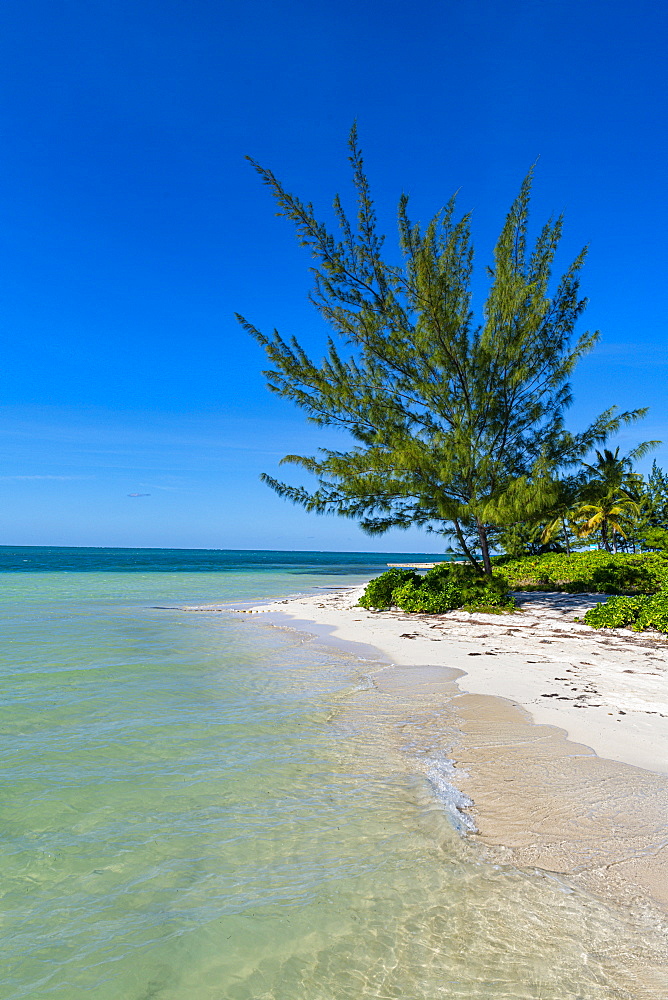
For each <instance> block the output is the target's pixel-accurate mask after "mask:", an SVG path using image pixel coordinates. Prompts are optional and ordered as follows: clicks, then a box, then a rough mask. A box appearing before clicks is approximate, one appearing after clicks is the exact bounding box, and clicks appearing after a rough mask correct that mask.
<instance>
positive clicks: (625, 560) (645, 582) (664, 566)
mask: <svg viewBox="0 0 668 1000" xmlns="http://www.w3.org/2000/svg"><path fill="white" fill-rule="evenodd" d="M494 569H495V572H496V573H498V574H500V575H501V576H503V577H504V578H505V580H506V581H507V583H508V586H509V587H510V589H511V590H558V591H565V592H566V593H569V594H584V593H594V594H654V593H656V592H657V591H659V590H661V589H662V587H664V586H666V585H668V558H666V557H665V556H664V555H662V554H661V553H658V552H643V553H638V554H637V555H631V554H628V553H619V554H617V555H613V554H611V553H609V552H574V553H572V554H571V555H570V556H567V555H566V554H565V553H553V552H549V553H546V554H545V555H542V556H525V557H523V558H521V559H511V558H509V557H508V556H500V557H497V558H495V559H494Z"/></svg>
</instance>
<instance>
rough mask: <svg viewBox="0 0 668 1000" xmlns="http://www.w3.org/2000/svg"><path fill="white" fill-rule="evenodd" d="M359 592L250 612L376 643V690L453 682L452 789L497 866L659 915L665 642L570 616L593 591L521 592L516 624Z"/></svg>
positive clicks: (432, 687)
mask: <svg viewBox="0 0 668 1000" xmlns="http://www.w3.org/2000/svg"><path fill="white" fill-rule="evenodd" d="M361 593H362V590H361V589H356V590H354V589H350V588H340V589H338V590H335V591H334V592H332V593H323V595H322V596H316V597H313V596H309V597H298V598H295V599H290V600H285V601H279V602H277V603H274V604H269V605H264V606H259V607H255V608H253V609H247V610H246V613H252V614H262V615H263V620H264V621H266V622H267V624H271V625H275V626H278V627H282V628H285V627H289V628H294V629H298V630H300V631H303V632H306V633H310V634H311V635H315V636H317V637H319V638H320V639H324V640H327V641H334V642H338V643H346V644H348V643H355V644H360V645H361V646H363V647H367V648H368V647H373V648H374V649H375V650H377V651H380V652H381V653H382V654H383V656H384V657H385V658H386V659H387V660H388V661H389V663H391V664H393V665H394V668H395V669H394V671H389V672H386V674H387V677H386V679H385V681H384V683H394V684H395V685H396V684H399V685H401V684H403V685H404V686H405V688H404V689H405V690H406V691H407V692H408V691H410V690H412V689H418V688H419V689H420V690H421V692H422V694H423V695H424V693H425V692H426V693H427V694H429V692H430V691H433V692H434V697H436V696H437V694H438V695H439V696H442V694H443V691H444V689H445V687H447V688H448V692H449V694H448V696H449V698H450V699H451V701H452V703H453V705H454V710H455V711H456V714H457V719H458V724H459V728H460V730H461V739H460V740H459V742H458V744H457V746H456V747H455V748H454V754H453V756H454V759H455V764H456V765H457V768H458V769H459V770H458V772H457V774H458V778H457V783H458V784H459V786H460V787H461V788H462V790H463V791H465V792H466V793H467V794H468V795H469V796H470V797H471V798H472V800H473V808H472V813H473V818H474V821H475V823H476V827H477V831H478V832H477V834H476V836H477V838H478V839H479V841H480V842H481V843H482V844H483V845H484V846H485V849H486V850H488V851H490V852H491V854H492V856H493V857H494V858H496V859H497V860H501V861H503V862H507V863H512V864H514V865H521V866H524V867H535V868H536V869H538V870H540V871H541V872H542V873H545V872H548V873H549V872H554V873H559V874H560V875H561V876H566V877H567V878H568V879H570V880H571V882H573V883H575V884H579V885H580V886H581V887H582V888H584V889H585V890H586V891H592V892H595V893H597V894H598V895H603V896H607V897H609V898H611V899H613V900H614V901H616V902H618V903H622V904H625V905H629V906H640V907H649V908H650V909H651V908H652V907H655V906H656V907H658V908H660V909H662V910H665V909H668V829H667V827H668V824H667V823H666V819H667V817H668V781H667V780H666V772H668V637H666V636H662V635H659V634H658V633H641V634H637V633H633V632H630V631H626V630H621V629H618V630H605V631H595V630H593V629H591V628H590V627H589V626H586V625H582V624H580V623H579V622H576V621H574V619H575V618H576V617H581V616H582V615H583V614H584V612H585V611H586V609H587V608H588V607H591V606H592V604H594V603H595V602H596V601H599V600H604V599H605V598H604V597H602V596H600V597H598V596H595V595H568V594H558V593H553V594H547V593H544V594H543V593H541V594H538V593H526V594H519V595H516V596H517V598H518V604H519V607H520V610H519V612H518V613H516V614H513V615H483V614H468V613H466V612H463V611H452V612H450V613H448V614H444V615H409V614H406V613H404V612H400V611H392V612H383V613H375V612H370V611H366V610H365V609H363V608H361V607H359V606H358V605H357V601H358V599H359V596H360V595H361ZM393 674H394V678H395V679H394V681H391V680H389V678H391V677H392V675H393ZM453 678H456V681H453ZM448 685H449V687H448ZM663 985H668V984H663Z"/></svg>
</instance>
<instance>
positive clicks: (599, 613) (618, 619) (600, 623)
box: [583, 597, 647, 628]
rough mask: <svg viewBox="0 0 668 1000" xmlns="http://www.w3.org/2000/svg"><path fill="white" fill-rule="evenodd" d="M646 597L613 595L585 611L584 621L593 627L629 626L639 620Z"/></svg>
mask: <svg viewBox="0 0 668 1000" xmlns="http://www.w3.org/2000/svg"><path fill="white" fill-rule="evenodd" d="M646 600H647V598H646V597H611V598H610V599H609V600H607V601H605V602H604V603H603V604H597V605H596V607H595V608H590V609H589V611H587V612H585V616H584V618H583V621H584V623H585V625H591V626H592V628H628V627H629V626H630V625H632V624H633V623H634V622H636V621H637V620H638V615H639V614H640V612H641V610H642V608H643V605H644V604H645V601H646Z"/></svg>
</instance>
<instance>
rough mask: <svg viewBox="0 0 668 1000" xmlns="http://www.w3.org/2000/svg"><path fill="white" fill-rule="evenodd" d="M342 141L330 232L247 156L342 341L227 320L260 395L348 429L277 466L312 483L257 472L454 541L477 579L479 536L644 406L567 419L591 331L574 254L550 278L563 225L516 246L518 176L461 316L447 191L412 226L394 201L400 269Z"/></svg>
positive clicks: (524, 509)
mask: <svg viewBox="0 0 668 1000" xmlns="http://www.w3.org/2000/svg"><path fill="white" fill-rule="evenodd" d="M349 149H350V156H349V159H350V163H351V166H352V172H353V181H354V185H355V188H356V191H357V212H356V219H353V220H351V218H350V217H349V216H348V215H347V214H346V212H345V211H344V208H343V206H342V203H341V201H340V199H339V197H338V196H337V197H336V198H335V200H334V216H335V220H336V225H337V226H338V232H337V229H336V226H335V227H330V226H328V225H327V224H325V223H323V222H320V221H319V220H318V219H317V218H316V216H315V214H314V210H313V207H312V206H311V205H310V204H307V203H304V202H302V201H300V199H299V198H297V197H295V196H294V195H292V194H290V193H289V192H288V191H286V189H285V188H284V187H283V185H282V184H281V183H280V181H279V180H278V179H277V178H276V177H275V176H274V174H273V173H272V172H271V171H270V170H267V169H266V168H264V167H261V166H260V165H259V164H257V163H254V164H253V165H254V167H255V168H256V170H257V171H258V173H259V175H260V177H261V178H262V180H263V181H264V183H265V184H267V186H268V187H269V188H270V190H271V192H272V194H273V196H274V198H275V200H276V202H277V203H278V206H279V210H280V214H282V215H284V216H286V217H287V218H289V219H290V220H291V221H292V222H293V223H294V225H295V228H296V230H297V233H298V237H299V240H300V242H301V244H302V246H304V247H305V248H306V249H307V250H308V251H309V254H310V256H311V258H312V259H313V260H314V261H315V265H314V266H313V269H312V273H313V275H314V288H313V292H312V295H311V300H312V302H313V304H314V305H315V306H316V308H317V309H318V310H319V312H320V313H321V315H322V316H323V317H324V319H325V321H326V322H327V323H328V324H329V326H330V327H331V328H332V330H333V331H334V333H335V335H336V336H337V337H339V338H340V342H341V343H340V346H337V343H335V341H334V339H331V338H330V340H329V342H328V347H327V353H326V356H325V357H324V359H322V360H313V359H312V358H311V357H309V356H308V355H307V353H306V351H305V350H304V348H303V347H302V346H301V345H300V344H299V343H298V341H297V340H296V339H295V338H294V337H293V338H291V339H289V340H285V339H284V338H283V337H282V336H281V335H280V334H279V333H278V332H274V334H273V336H266V335H265V334H263V333H261V332H260V331H259V330H258V329H257V328H256V327H254V326H253V325H252V324H251V323H249V322H248V321H247V320H245V319H244V318H243V317H241V316H240V317H239V320H240V322H241V323H242V325H243V327H244V328H245V329H246V330H247V331H248V332H249V333H250V334H251V335H252V336H254V337H255V338H256V340H257V341H258V342H259V343H260V344H261V345H262V347H263V348H264V349H265V351H266V354H267V356H268V358H269V362H270V370H269V371H267V372H265V374H266V377H267V381H268V385H269V388H270V389H271V390H273V391H274V392H276V393H278V394H279V395H280V396H283V397H285V398H287V399H289V400H291V401H292V402H293V403H294V404H296V405H297V406H298V407H300V408H301V409H302V410H303V411H304V412H305V414H306V417H307V419H308V420H310V421H312V422H314V423H316V424H318V425H319V426H328V425H329V426H334V427H338V428H341V429H343V430H345V431H346V432H348V434H349V435H350V437H351V446H350V447H349V449H348V450H346V451H330V450H326V449H324V450H322V451H320V452H319V453H318V454H317V455H316V456H303V455H288V456H287V457H286V458H285V459H284V460H283V461H284V462H288V463H292V464H294V465H297V466H299V467H300V468H301V469H303V470H305V471H306V472H307V473H308V474H310V475H311V476H313V477H314V478H315V480H316V482H317V486H316V488H315V489H307V488H305V487H301V486H291V485H289V484H286V483H283V482H280V481H278V480H277V479H275V478H273V477H272V476H269V475H264V476H263V479H264V481H265V482H266V483H267V484H268V485H269V486H270V487H272V488H273V489H274V490H276V491H277V492H278V493H279V495H281V496H283V497H286V498H287V499H290V500H292V501H293V502H295V503H298V504H301V505H302V506H304V507H305V508H306V509H307V510H309V511H314V512H317V513H321V514H325V513H335V514H338V515H342V516H345V517H351V518H355V519H356V520H359V522H360V524H361V526H362V528H363V529H364V530H365V531H367V532H369V533H371V534H378V533H382V532H385V531H387V530H388V529H389V528H391V527H403V528H407V527H409V526H414V525H421V526H423V527H425V528H426V529H427V530H431V531H435V532H437V533H440V534H445V535H452V534H454V535H456V537H457V540H458V544H459V545H460V546H461V548H462V550H463V551H464V553H465V554H466V556H467V557H468V558H469V559H470V560H471V562H472V563H473V564H474V565H476V566H477V568H478V569H479V570H481V569H482V568H484V571H485V573H486V574H487V575H490V574H491V572H492V567H491V562H490V558H489V536H490V532H491V531H493V530H494V528H495V527H499V526H508V525H511V524H514V523H516V522H517V521H522V520H527V519H530V518H531V517H532V516H533V515H534V513H535V511H536V510H539V509H540V510H542V509H543V508H544V507H545V504H546V502H547V499H548V496H550V495H551V492H552V480H553V478H554V472H555V470H556V469H557V468H558V467H561V466H564V465H568V464H572V463H573V462H576V461H579V460H581V459H582V458H584V456H585V455H586V454H587V453H588V452H589V451H590V450H591V448H592V447H594V446H595V445H596V444H600V443H601V442H603V441H604V440H606V438H607V437H608V436H609V434H611V433H613V432H614V431H615V430H616V429H618V428H619V427H620V426H622V425H623V424H624V423H628V422H629V421H630V420H634V419H636V418H637V417H638V416H640V415H642V414H643V413H644V410H636V411H633V412H630V413H625V414H620V415H617V414H616V413H615V410H614V408H613V409H611V410H607V411H606V412H605V413H603V414H601V415H600V416H599V417H598V418H597V419H596V420H595V421H594V423H593V424H592V425H591V426H590V427H589V428H587V429H586V430H585V431H583V432H582V433H579V434H571V433H568V432H567V431H566V430H564V426H563V417H564V413H565V410H566V408H567V407H568V405H569V403H570V401H571V393H570V386H569V379H570V376H571V373H572V371H573V369H574V367H575V366H576V364H577V363H578V361H579V360H580V358H581V357H582V356H583V355H584V354H586V353H587V352H588V351H589V350H590V349H591V348H592V347H593V345H594V343H595V342H596V339H597V336H598V335H597V334H596V333H584V334H583V335H582V336H580V337H579V338H578V339H577V340H576V341H575V343H572V338H573V333H574V328H575V325H576V323H577V320H578V319H579V317H580V316H581V314H582V312H583V311H584V308H585V304H586V300H585V299H583V298H581V297H580V294H579V274H580V269H581V267H582V264H583V262H584V258H585V251H582V252H581V253H580V254H578V255H577V256H576V258H575V260H574V261H573V262H572V264H571V265H570V266H569V267H568V268H567V269H566V271H565V273H564V274H563V275H562V276H561V278H559V279H558V280H557V281H556V282H554V281H553V276H552V270H553V265H554V260H555V255H556V253H557V249H558V246H559V242H560V239H561V234H562V226H563V220H562V219H561V218H556V219H549V220H548V221H547V222H546V223H545V224H544V225H543V227H542V228H541V229H540V230H539V232H538V235H537V238H536V241H535V244H534V245H533V246H530V245H529V244H528V228H529V200H530V193H531V173H529V175H528V176H527V177H526V178H525V180H524V182H523V183H522V185H521V188H520V191H519V194H518V196H517V198H516V199H515V201H514V202H513V204H512V206H511V208H510V211H509V213H508V215H507V217H506V220H505V222H504V224H503V227H502V229H501V234H500V236H499V238H498V240H497V242H496V245H495V247H494V251H493V262H492V266H491V267H489V268H488V274H489V277H490V285H489V291H488V295H487V299H486V302H485V304H484V306H483V309H482V314H481V316H480V317H479V319H475V318H474V314H473V310H472V291H471V288H472V275H473V243H472V236H471V224H470V216H469V215H464V216H463V217H461V218H457V217H456V213H455V202H454V199H451V200H450V201H449V202H448V204H447V205H446V206H445V207H444V208H443V209H442V210H441V211H439V212H438V213H437V214H436V215H435V216H434V218H433V219H432V221H431V222H430V223H429V224H428V225H427V226H426V227H424V228H422V227H421V226H420V225H418V224H416V223H413V222H412V221H411V220H410V219H409V217H408V199H407V198H406V197H402V198H401V200H400V203H399V244H400V249H401V253H402V255H403V263H402V264H401V265H397V264H396V263H394V262H393V261H391V260H388V259H387V258H386V256H385V254H384V252H383V243H384V239H385V237H384V236H382V235H381V234H380V233H379V232H378V230H377V225H376V212H375V207H374V203H373V200H372V198H371V194H370V189H369V183H368V180H367V177H366V175H365V173H364V168H363V161H362V156H361V153H360V150H359V147H358V144H357V135H356V131H355V129H353V131H352V132H351V135H350V142H349ZM251 162H252V161H251ZM472 538H474V539H475V541H474V542H473V545H472V544H471V539H472ZM473 546H475V547H476V548H479V550H480V551H481V553H482V562H483V567H481V566H480V565H479V564H478V563H477V561H476V558H475V556H474V555H473Z"/></svg>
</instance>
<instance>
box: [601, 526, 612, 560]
mask: <svg viewBox="0 0 668 1000" xmlns="http://www.w3.org/2000/svg"><path fill="white" fill-rule="evenodd" d="M601 541H602V542H603V548H604V549H605V551H606V552H609V551H610V546H609V544H608V522H607V521H603V523H602V524H601Z"/></svg>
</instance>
